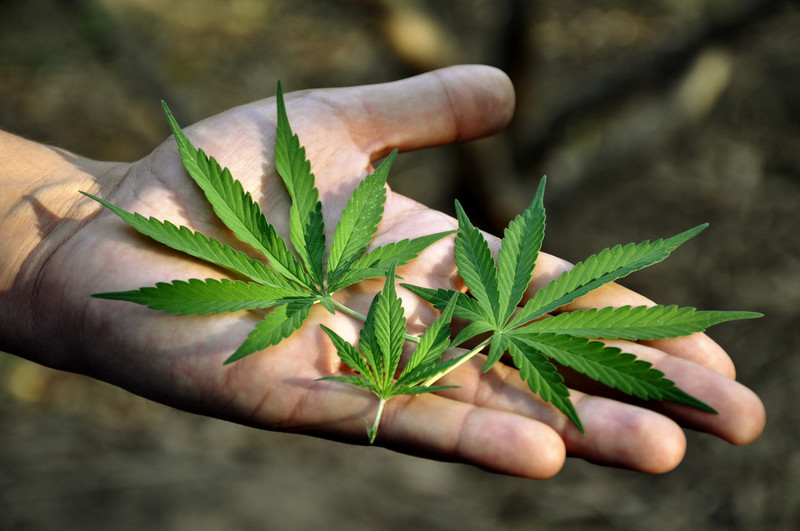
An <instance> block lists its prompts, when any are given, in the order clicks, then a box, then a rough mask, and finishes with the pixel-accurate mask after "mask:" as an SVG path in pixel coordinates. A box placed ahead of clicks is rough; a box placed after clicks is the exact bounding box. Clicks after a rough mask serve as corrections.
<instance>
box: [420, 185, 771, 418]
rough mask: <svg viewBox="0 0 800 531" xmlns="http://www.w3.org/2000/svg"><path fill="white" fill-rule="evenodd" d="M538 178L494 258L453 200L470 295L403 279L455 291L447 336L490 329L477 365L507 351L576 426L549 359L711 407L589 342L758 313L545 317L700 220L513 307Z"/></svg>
mask: <svg viewBox="0 0 800 531" xmlns="http://www.w3.org/2000/svg"><path fill="white" fill-rule="evenodd" d="M545 181H546V179H544V178H543V179H542V181H541V183H540V185H539V188H538V190H537V192H536V196H535V198H534V200H533V202H532V204H531V205H530V207H529V208H528V209H527V210H525V212H523V213H522V214H521V215H519V216H517V217H516V218H515V219H514V220H512V221H511V223H510V224H509V226H508V228H506V230H505V233H504V237H503V240H502V244H501V247H500V250H499V252H498V257H497V260H495V258H494V256H492V253H491V251H490V250H489V244H488V242H487V241H486V239H485V238H484V236H483V235H482V234H481V232H480V231H479V230H478V229H477V228H475V226H473V225H472V223H471V222H470V220H469V218H468V217H467V215H466V214H465V213H464V210H463V209H462V208H461V205H460V204H459V203H458V202H456V212H457V215H458V235H457V236H456V240H455V251H454V252H455V260H456V265H457V267H458V271H459V275H460V276H461V278H462V279H463V280H464V284H465V285H466V286H467V288H468V289H469V295H467V294H464V293H459V292H456V291H453V290H444V289H438V290H437V289H431V288H424V287H419V286H413V285H405V284H404V286H405V287H407V288H408V289H410V290H412V291H413V292H415V293H416V294H417V295H419V296H420V297H422V298H423V299H425V300H427V301H428V302H430V303H431V304H433V305H434V306H435V307H436V308H439V309H443V308H445V307H448V306H449V305H450V304H451V301H452V300H456V301H457V304H456V308H455V310H454V314H455V316H456V317H458V318H461V319H465V320H467V325H466V326H465V327H464V328H463V329H462V331H461V332H460V333H459V335H458V336H457V337H456V338H455V339H454V341H453V344H454V345H457V344H460V343H462V342H464V341H467V340H469V339H471V338H473V337H475V336H477V335H479V334H487V333H488V334H490V336H489V338H488V339H486V340H484V341H483V342H481V343H480V344H479V346H478V348H476V349H475V351H477V350H480V349H481V348H483V347H485V346H487V345H488V347H489V349H488V354H487V360H486V364H485V365H484V371H488V370H489V369H490V368H491V367H492V366H493V365H494V364H495V363H497V361H499V360H500V359H501V358H502V356H503V355H504V354H505V353H508V354H509V356H510V359H511V362H512V363H513V364H514V365H515V366H516V367H517V369H519V372H520V376H521V377H522V378H523V379H524V380H525V381H526V382H527V383H528V385H529V387H530V388H531V390H532V391H533V392H534V393H537V394H539V395H540V396H541V397H542V399H544V400H546V401H548V402H550V403H552V404H553V405H554V406H556V407H557V408H558V409H559V410H561V411H562V412H563V413H564V414H565V415H566V416H567V417H568V418H569V419H570V420H571V421H572V422H573V423H574V424H575V426H576V427H577V428H578V429H579V430H581V432H583V426H582V424H581V421H580V418H579V417H578V413H577V411H576V410H575V407H574V405H573V404H572V402H571V400H570V399H569V390H568V388H567V386H566V385H565V383H564V379H563V377H562V376H561V375H559V374H558V372H557V367H556V365H555V364H554V362H555V363H558V364H560V365H563V366H565V367H570V368H572V369H573V370H575V371H577V372H579V373H582V374H584V375H586V376H588V377H589V378H591V379H593V380H596V381H598V382H601V383H603V384H604V385H606V386H608V387H612V388H616V389H618V390H619V391H622V392H623V393H626V394H628V395H632V396H636V397H638V398H642V399H655V400H669V401H673V402H677V403H680V404H685V405H689V406H692V407H695V408H698V409H701V410H703V411H707V412H710V413H715V411H714V409H713V408H711V407H710V406H708V405H707V404H705V403H703V402H701V401H700V400H698V399H696V398H694V397H692V396H690V395H689V394H687V393H685V392H684V391H682V390H681V389H679V388H678V387H676V386H675V384H674V382H672V381H671V380H668V379H667V378H665V377H664V374H663V373H661V372H660V371H657V370H655V369H653V368H652V366H651V364H650V363H648V362H645V361H641V360H637V359H636V357H635V356H633V355H632V354H626V353H623V352H622V351H621V350H620V349H618V348H615V347H609V346H606V345H605V344H603V343H601V342H599V341H592V338H605V339H627V340H632V341H635V340H644V339H662V338H668V337H677V336H682V335H688V334H692V333H695V332H702V331H703V330H705V329H706V328H707V327H709V326H711V325H714V324H717V323H722V322H725V321H731V320H735V319H749V318H753V317H760V315H761V314H757V313H753V312H701V311H696V310H695V309H694V308H677V307H675V306H669V307H664V306H653V307H638V308H631V307H629V306H625V307H622V308H604V309H600V310H596V309H592V310H585V311H574V312H569V313H561V314H559V315H556V316H554V317H549V314H550V312H553V311H556V310H558V309H559V308H561V307H562V306H564V305H566V304H568V303H570V302H572V301H574V300H575V299H577V298H578V297H581V296H583V295H586V294H587V293H589V292H590V291H592V290H595V289H597V288H599V287H600V286H602V285H604V284H607V283H608V282H612V281H614V280H617V279H619V278H622V277H624V276H626V275H628V274H630V273H632V272H634V271H637V270H639V269H642V268H644V267H647V266H650V265H653V264H655V263H657V262H660V261H662V260H664V259H665V258H666V257H667V256H669V254H670V253H671V252H672V251H674V250H675V249H676V248H677V247H678V246H679V245H680V244H682V243H683V242H685V241H686V240H688V239H689V238H691V237H692V236H694V235H696V234H697V233H699V232H700V231H702V230H703V229H704V228H705V225H701V226H699V227H696V228H694V229H691V230H688V231H686V232H684V233H681V234H678V235H677V236H673V237H672V238H668V239H666V240H657V241H655V242H652V243H651V242H649V241H645V242H643V243H640V244H629V245H626V246H624V247H621V246H617V247H614V248H612V249H605V250H603V251H601V252H600V253H598V254H596V255H593V256H590V257H589V258H587V259H586V260H585V261H583V262H580V263H578V264H576V265H575V266H574V267H573V268H572V269H571V270H569V271H567V272H565V273H564V274H562V275H561V276H560V277H559V278H557V279H556V280H554V281H552V282H550V283H549V284H548V285H547V286H545V287H544V288H543V289H541V290H539V291H538V292H537V293H536V294H535V295H534V296H533V298H531V299H529V300H528V301H527V302H526V303H525V304H524V306H523V307H522V308H518V305H519V304H520V302H521V301H522V296H523V294H524V292H525V290H526V288H527V287H528V284H529V283H530V280H531V277H532V274H533V270H534V267H535V265H536V258H537V256H538V253H539V249H540V248H541V245H542V240H543V238H544V227H545V210H544V205H543V195H544V187H545ZM545 317H547V318H545Z"/></svg>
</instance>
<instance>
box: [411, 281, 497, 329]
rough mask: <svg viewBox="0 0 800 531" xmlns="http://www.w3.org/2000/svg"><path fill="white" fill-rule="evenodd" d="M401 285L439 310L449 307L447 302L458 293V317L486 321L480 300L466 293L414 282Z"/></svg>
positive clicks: (456, 314)
mask: <svg viewBox="0 0 800 531" xmlns="http://www.w3.org/2000/svg"><path fill="white" fill-rule="evenodd" d="M400 285H401V286H403V287H404V288H406V289H407V290H409V291H411V292H412V293H414V294H415V295H417V296H418V297H420V298H422V299H424V300H426V301H427V302H428V303H430V304H432V305H433V307H434V308H436V309H437V310H444V309H445V308H446V307H447V304H448V303H449V302H450V299H451V298H452V297H453V296H454V295H456V294H457V297H458V305H457V306H456V309H455V312H454V315H455V316H456V317H458V318H459V319H468V320H470V321H485V318H484V316H483V313H482V312H481V308H480V306H479V304H478V301H476V300H475V299H473V298H471V297H470V296H469V295H467V294H466V293H461V292H459V291H455V290H452V289H442V288H439V289H434V288H423V287H421V286H415V285H413V284H400ZM492 326H494V325H492Z"/></svg>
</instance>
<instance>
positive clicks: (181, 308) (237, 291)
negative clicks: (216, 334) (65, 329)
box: [92, 278, 296, 315]
mask: <svg viewBox="0 0 800 531" xmlns="http://www.w3.org/2000/svg"><path fill="white" fill-rule="evenodd" d="M92 297H96V298H99V299H111V300H120V301H129V302H135V303H137V304H143V305H145V306H148V307H150V308H152V309H153V310H160V311H162V312H166V313H179V314H183V315H198V314H211V313H225V312H237V311H239V310H252V309H255V308H271V307H272V306H277V305H279V304H286V303H287V302H288V301H287V300H286V299H287V298H293V297H296V294H295V292H293V291H285V290H281V289H278V288H275V287H272V286H265V285H262V284H257V283H254V282H242V281H240V280H229V279H227V278H223V279H222V280H214V279H211V278H209V279H206V280H199V279H196V278H192V279H189V281H188V282H187V281H183V280H174V281H172V283H166V282H159V283H157V284H156V285H155V287H145V288H139V289H137V290H131V291H119V292H111V293H95V294H93V295H92Z"/></svg>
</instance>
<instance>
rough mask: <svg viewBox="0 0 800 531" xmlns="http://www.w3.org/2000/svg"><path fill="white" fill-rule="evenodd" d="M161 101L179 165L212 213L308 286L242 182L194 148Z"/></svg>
mask: <svg viewBox="0 0 800 531" xmlns="http://www.w3.org/2000/svg"><path fill="white" fill-rule="evenodd" d="M162 105H163V107H164V113H165V114H166V115H167V119H168V120H169V125H170V127H171V128H172V133H173V135H174V136H175V141H176V142H177V143H178V152H179V153H180V156H181V159H182V160H183V165H184V166H185V167H186V171H187V172H189V175H190V176H191V177H192V179H194V181H195V183H197V185H198V186H199V187H200V188H201V189H202V190H203V193H204V194H205V196H206V199H208V202H209V203H210V204H211V207H212V208H213V209H214V213H215V214H216V215H217V216H218V217H219V219H220V220H222V222H223V223H224V224H225V226H226V227H228V228H229V229H230V230H231V231H232V232H233V234H234V235H235V236H236V237H237V238H238V239H239V240H241V241H243V242H244V243H246V244H248V245H251V246H252V247H254V248H255V249H256V250H258V251H259V252H260V253H262V254H263V255H264V256H266V257H267V258H268V259H269V261H270V264H272V267H274V268H275V269H276V270H278V271H280V272H281V273H282V274H284V275H286V276H287V277H289V278H291V279H292V280H294V281H295V282H299V283H300V284H303V285H305V286H307V287H310V279H309V277H308V275H307V274H306V273H305V271H303V268H302V266H301V265H300V263H299V262H298V261H297V258H295V256H294V255H293V254H292V253H291V252H289V250H288V249H287V247H286V242H284V241H283V238H281V237H280V236H278V234H277V233H276V232H275V229H274V228H273V227H272V225H270V224H269V223H268V222H267V219H266V218H265V217H264V214H262V213H261V209H260V208H259V206H258V204H257V203H256V202H255V201H253V198H252V196H251V195H250V193H249V192H245V191H244V188H243V187H242V183H240V182H239V181H236V180H234V179H233V177H231V173H230V171H228V169H227V168H225V169H224V170H223V169H222V168H220V165H219V164H218V163H217V161H216V160H214V158H213V157H207V156H206V154H205V153H204V152H203V150H198V149H196V148H195V147H194V146H193V145H192V143H191V142H190V141H189V139H188V138H187V136H186V135H185V134H184V133H183V131H181V129H180V127H179V126H178V123H177V122H176V121H175V117H174V116H172V113H171V112H170V110H169V107H167V104H166V103H164V102H162Z"/></svg>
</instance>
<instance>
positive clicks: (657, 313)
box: [511, 306, 762, 341]
mask: <svg viewBox="0 0 800 531" xmlns="http://www.w3.org/2000/svg"><path fill="white" fill-rule="evenodd" d="M761 316H762V315H761V314H760V313H755V312H718V311H697V310H695V309H694V308H688V307H687V308H678V307H677V306H651V307H646V306H639V307H636V308H631V307H630V306H623V307H621V308H603V309H600V310H598V309H596V308H592V309H590V310H581V311H574V312H566V313H562V314H559V315H556V316H555V317H550V318H547V319H542V320H540V321H534V322H532V323H529V324H527V325H525V326H523V327H520V328H517V329H516V330H514V331H512V332H511V333H522V334H525V333H528V332H537V333H547V332H552V333H556V334H567V335H571V336H579V337H587V338H606V339H629V340H632V341H636V340H640V339H664V338H668V337H679V336H688V335H689V334H693V333H695V332H702V331H704V330H705V329H706V328H708V327H710V326H712V325H715V324H718V323H724V322H726V321H733V320H737V319H752V318H756V317H761Z"/></svg>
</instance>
